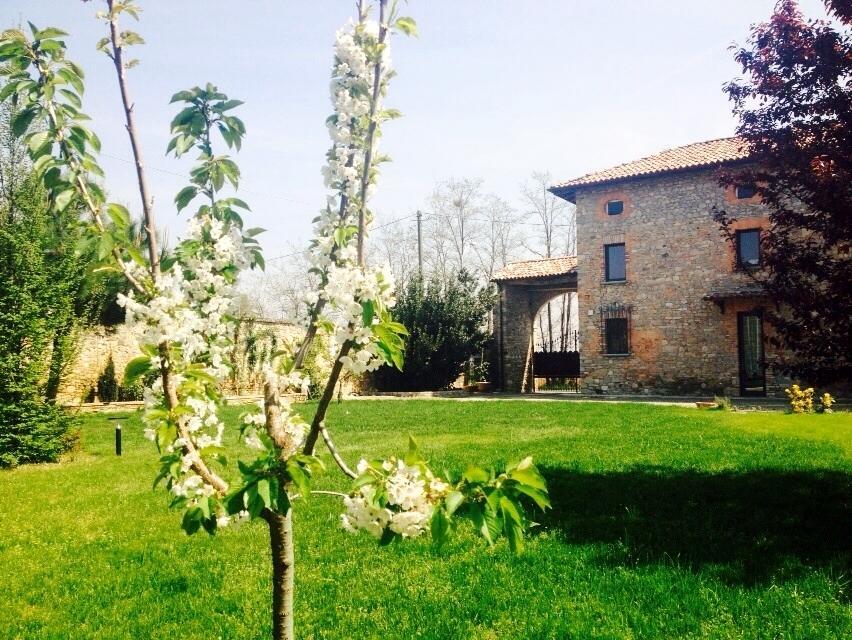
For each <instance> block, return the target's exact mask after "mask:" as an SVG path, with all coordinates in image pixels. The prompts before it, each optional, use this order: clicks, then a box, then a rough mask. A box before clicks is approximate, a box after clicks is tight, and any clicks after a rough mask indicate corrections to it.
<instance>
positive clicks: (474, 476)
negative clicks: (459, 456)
mask: <svg viewBox="0 0 852 640" xmlns="http://www.w3.org/2000/svg"><path fill="white" fill-rule="evenodd" d="M490 477H491V476H489V474H488V472H487V471H486V470H485V469H483V468H482V467H475V466H473V465H471V466H469V467H468V468H467V469H465V472H464V473H463V474H462V478H463V479H465V480H467V481H468V482H473V483H484V482H488V479H489V478H490Z"/></svg>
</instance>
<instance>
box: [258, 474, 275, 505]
mask: <svg viewBox="0 0 852 640" xmlns="http://www.w3.org/2000/svg"><path fill="white" fill-rule="evenodd" d="M257 495H259V496H260V498H261V500H263V504H264V505H265V506H266V507H268V508H270V509H271V508H272V491H271V486H270V482H269V478H261V479H260V480H258V481H257Z"/></svg>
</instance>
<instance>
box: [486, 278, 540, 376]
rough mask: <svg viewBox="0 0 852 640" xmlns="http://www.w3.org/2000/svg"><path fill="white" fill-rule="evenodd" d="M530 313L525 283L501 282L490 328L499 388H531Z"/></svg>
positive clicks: (531, 337)
mask: <svg viewBox="0 0 852 640" xmlns="http://www.w3.org/2000/svg"><path fill="white" fill-rule="evenodd" d="M533 313H534V311H531V310H530V296H529V293H528V292H527V289H526V287H524V286H523V285H511V284H503V285H501V287H500V298H499V303H498V310H497V321H496V322H495V323H494V329H495V338H496V341H497V349H498V352H499V354H500V358H499V366H500V388H501V389H502V390H503V391H510V392H515V393H517V392H520V391H530V390H532V379H531V377H530V374H531V366H532V349H533V332H532V322H533V317H532V314H533Z"/></svg>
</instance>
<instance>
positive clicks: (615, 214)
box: [604, 199, 624, 216]
mask: <svg viewBox="0 0 852 640" xmlns="http://www.w3.org/2000/svg"><path fill="white" fill-rule="evenodd" d="M614 202H617V203H619V204H620V205H621V209H620V210H619V211H616V212H615V213H612V212H611V211H610V210H609V205H610V204H612V203H614ZM604 212H605V213H606V215H607V216H620V215H621V214H623V213H624V200H616V199H613V200H607V201H606V202H605V203H604Z"/></svg>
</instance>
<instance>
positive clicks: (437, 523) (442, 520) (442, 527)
mask: <svg viewBox="0 0 852 640" xmlns="http://www.w3.org/2000/svg"><path fill="white" fill-rule="evenodd" d="M430 530H431V533H432V544H434V545H435V546H436V547H438V548H440V547H441V545H443V544H444V542H446V541H447V537H448V534H449V532H450V519H449V518H448V517H447V514H446V513H445V512H444V510H443V509H435V513H433V514H432V522H431V526H430Z"/></svg>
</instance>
